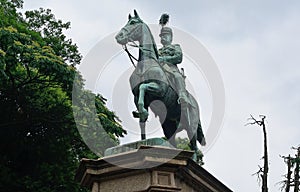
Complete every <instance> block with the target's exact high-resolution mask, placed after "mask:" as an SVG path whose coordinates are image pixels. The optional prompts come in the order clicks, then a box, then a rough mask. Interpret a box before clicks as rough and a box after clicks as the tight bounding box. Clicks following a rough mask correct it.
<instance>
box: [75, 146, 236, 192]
mask: <svg viewBox="0 0 300 192" xmlns="http://www.w3.org/2000/svg"><path fill="white" fill-rule="evenodd" d="M192 155H193V152H191V151H181V150H178V149H174V148H169V147H159V146H143V145H141V146H139V148H138V149H136V150H130V151H127V152H122V153H120V154H115V155H110V156H107V157H104V158H101V159H97V160H91V159H82V160H81V163H80V166H79V168H78V170H77V173H76V177H75V179H76V180H77V181H78V182H80V184H81V185H82V186H86V187H88V188H90V189H91V191H92V192H159V191H167V192H177V191H181V192H232V191H231V190H230V189H229V188H227V187H226V186H225V185H224V184H222V183H221V182H220V181H219V180H217V179H216V178H215V177H214V176H212V175H211V174H210V173H208V172H207V171H206V170H204V169H203V168H202V167H201V166H199V165H198V164H197V163H195V162H194V161H193V160H191V157H192Z"/></svg>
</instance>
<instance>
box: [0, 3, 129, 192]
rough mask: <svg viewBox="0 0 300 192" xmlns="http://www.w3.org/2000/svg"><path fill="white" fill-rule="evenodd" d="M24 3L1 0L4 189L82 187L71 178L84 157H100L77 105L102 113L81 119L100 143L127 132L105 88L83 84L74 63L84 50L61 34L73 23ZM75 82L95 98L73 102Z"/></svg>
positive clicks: (0, 186)
mask: <svg viewBox="0 0 300 192" xmlns="http://www.w3.org/2000/svg"><path fill="white" fill-rule="evenodd" d="M22 5H23V2H22V0H0V140H1V142H0V143H1V144H0V156H1V158H0V191H7V192H9V191H44V192H45V191H46V192H47V191H84V189H82V188H80V187H79V186H78V184H77V183H75V182H74V181H73V180H74V179H73V177H74V174H75V170H76V168H77V166H78V162H79V159H80V158H81V157H90V158H93V157H96V156H95V154H94V153H92V152H91V151H90V149H89V148H88V147H87V146H86V145H85V143H84V142H83V141H82V139H81V136H80V134H79V132H78V130H77V125H76V122H75V120H74V116H73V110H74V109H75V110H74V111H75V113H76V111H77V112H78V111H79V110H76V109H80V113H81V114H85V116H84V117H88V118H94V120H95V119H96V121H95V122H98V124H97V123H96V124H94V125H91V124H90V121H87V118H85V120H83V121H82V122H81V123H82V124H81V125H82V127H84V130H85V132H84V133H87V134H89V135H86V137H87V138H88V139H87V140H89V139H90V140H93V139H94V140H95V139H96V140H97V146H101V147H102V148H103V149H102V150H104V148H105V147H109V146H113V145H116V144H117V143H118V137H122V136H123V135H124V134H125V133H126V132H125V131H124V130H123V129H122V127H121V125H120V124H119V122H118V119H117V117H116V115H115V114H114V113H113V112H111V111H110V110H108V109H107V108H106V106H105V100H104V99H103V98H102V97H101V95H95V94H93V93H91V92H90V91H87V90H84V88H83V85H84V83H83V79H82V77H81V76H80V74H79V72H78V71H77V69H76V68H75V66H76V65H78V64H79V63H80V60H81V55H80V54H79V52H78V48H77V46H76V45H75V44H74V43H72V41H71V40H70V39H67V38H66V36H65V35H64V34H63V32H64V30H67V29H68V28H69V27H70V23H63V22H62V21H61V20H57V19H56V18H55V16H54V14H52V13H51V11H50V10H44V9H39V10H36V11H28V12H26V13H25V15H22V14H20V13H18V11H17V9H19V8H22ZM74 84H75V87H76V91H77V93H78V94H77V95H78V97H81V98H83V97H89V98H90V99H91V100H92V101H93V102H92V103H89V104H87V103H86V102H85V101H86V100H84V99H77V100H76V102H75V103H74V102H73V103H72V92H73V91H74V90H73V88H74ZM91 108H94V109H95V110H94V111H91V110H90V109H91ZM77 117H78V116H77ZM84 117H83V119H84ZM98 125H101V126H102V128H103V130H104V131H102V132H100V133H98V132H97V129H96V128H97V127H96V126H98ZM105 135H109V138H107V136H106V137H105ZM98 155H101V153H99V154H98Z"/></svg>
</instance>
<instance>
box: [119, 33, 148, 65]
mask: <svg viewBox="0 0 300 192" xmlns="http://www.w3.org/2000/svg"><path fill="white" fill-rule="evenodd" d="M122 30H124V31H125V32H126V39H127V42H128V45H129V46H131V47H136V48H138V49H139V50H141V51H145V50H147V49H145V48H143V47H142V46H140V45H138V44H137V43H136V42H135V41H134V40H132V39H131V38H130V37H129V33H128V32H129V30H128V29H126V28H123V29H122ZM135 30H137V29H135ZM135 30H134V31H132V32H131V33H133V32H135ZM122 48H123V49H124V51H125V52H126V53H127V55H128V57H129V59H130V61H131V63H132V65H133V66H134V68H136V64H135V63H134V61H133V60H135V61H137V62H138V59H137V58H135V57H134V56H133V55H132V54H131V53H130V52H129V50H128V48H127V44H125V45H122Z"/></svg>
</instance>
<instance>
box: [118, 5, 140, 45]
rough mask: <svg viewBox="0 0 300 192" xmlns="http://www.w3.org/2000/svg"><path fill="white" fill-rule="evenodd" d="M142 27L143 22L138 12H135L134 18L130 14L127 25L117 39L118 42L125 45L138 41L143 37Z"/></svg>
mask: <svg viewBox="0 0 300 192" xmlns="http://www.w3.org/2000/svg"><path fill="white" fill-rule="evenodd" d="M142 25H143V21H142V20H141V18H140V17H139V15H138V14H137V12H136V10H134V16H133V17H132V16H131V15H130V14H129V16H128V22H127V24H126V25H125V26H124V27H123V28H122V29H121V30H120V32H119V33H118V34H117V35H116V37H115V38H116V40H117V42H118V43H119V44H121V45H125V44H127V43H128V42H132V41H138V40H139V39H140V38H141V35H142Z"/></svg>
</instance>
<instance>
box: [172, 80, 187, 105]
mask: <svg viewBox="0 0 300 192" xmlns="http://www.w3.org/2000/svg"><path fill="white" fill-rule="evenodd" d="M175 82H176V89H177V92H178V100H177V102H178V103H179V104H182V105H187V104H188V103H189V98H188V96H187V91H186V89H185V82H184V78H183V77H182V76H181V75H180V76H177V77H176V78H175Z"/></svg>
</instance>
